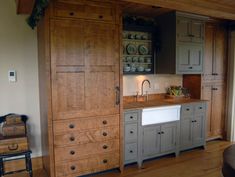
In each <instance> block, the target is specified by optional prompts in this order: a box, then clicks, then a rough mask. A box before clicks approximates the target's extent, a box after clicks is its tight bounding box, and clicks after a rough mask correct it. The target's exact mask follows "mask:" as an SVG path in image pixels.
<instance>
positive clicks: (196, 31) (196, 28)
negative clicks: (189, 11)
mask: <svg viewBox="0 0 235 177" xmlns="http://www.w3.org/2000/svg"><path fill="white" fill-rule="evenodd" d="M204 30H205V25H204V22H202V21H199V20H192V21H191V36H192V42H194V43H203V42H204Z"/></svg>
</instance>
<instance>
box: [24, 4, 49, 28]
mask: <svg viewBox="0 0 235 177" xmlns="http://www.w3.org/2000/svg"><path fill="white" fill-rule="evenodd" d="M48 4H49V0H36V1H35V4H34V7H33V10H32V13H31V15H30V16H29V18H28V19H27V23H28V25H29V26H30V27H31V28H32V29H34V28H35V26H37V23H38V22H39V21H40V19H41V18H42V17H43V16H44V12H45V9H46V7H47V6H48Z"/></svg>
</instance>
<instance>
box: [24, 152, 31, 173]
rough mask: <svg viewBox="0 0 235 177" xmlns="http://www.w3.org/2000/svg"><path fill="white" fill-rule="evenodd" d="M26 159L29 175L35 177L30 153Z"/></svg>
mask: <svg viewBox="0 0 235 177" xmlns="http://www.w3.org/2000/svg"><path fill="white" fill-rule="evenodd" d="M25 160H26V169H27V171H28V172H29V176H30V177H33V170H32V161H31V156H30V154H27V155H25Z"/></svg>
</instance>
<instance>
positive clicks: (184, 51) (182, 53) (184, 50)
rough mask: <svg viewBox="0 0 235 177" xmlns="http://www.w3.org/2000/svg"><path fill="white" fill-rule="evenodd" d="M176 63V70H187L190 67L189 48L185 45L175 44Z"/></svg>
mask: <svg viewBox="0 0 235 177" xmlns="http://www.w3.org/2000/svg"><path fill="white" fill-rule="evenodd" d="M177 59H178V62H177V65H178V71H185V70H188V68H189V67H190V49H189V48H188V46H186V45H182V44H180V45H178V46H177Z"/></svg>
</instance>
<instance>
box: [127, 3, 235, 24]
mask: <svg viewBox="0 0 235 177" xmlns="http://www.w3.org/2000/svg"><path fill="white" fill-rule="evenodd" d="M123 1H124V2H133V3H139V4H145V5H150V6H157V7H163V8H169V9H174V10H178V11H183V12H189V13H195V14H200V15H206V16H211V17H216V18H222V19H230V20H235V13H234V12H235V5H234V4H232V3H231V1H230V2H229V1H228V0H227V1H223V2H221V1H219V0H218V2H215V1H212V0H207V1H205V0H190V1H189V0H174V1H164V0H123Z"/></svg>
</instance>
